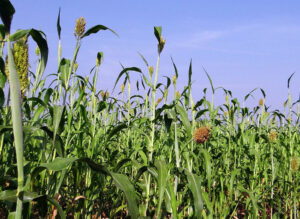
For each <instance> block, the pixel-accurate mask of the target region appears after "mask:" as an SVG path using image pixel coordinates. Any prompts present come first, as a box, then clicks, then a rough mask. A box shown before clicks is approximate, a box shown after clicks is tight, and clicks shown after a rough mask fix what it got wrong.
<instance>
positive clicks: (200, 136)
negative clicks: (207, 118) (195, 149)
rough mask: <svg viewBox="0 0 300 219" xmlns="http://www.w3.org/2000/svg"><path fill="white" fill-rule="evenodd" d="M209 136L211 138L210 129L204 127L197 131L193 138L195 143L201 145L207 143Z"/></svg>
mask: <svg viewBox="0 0 300 219" xmlns="http://www.w3.org/2000/svg"><path fill="white" fill-rule="evenodd" d="M209 136H210V128H209V127H207V126H202V127H200V128H197V129H196V130H195V132H194V135H193V138H194V141H195V142H197V143H198V144H200V143H204V142H206V141H207V139H208V138H209Z"/></svg>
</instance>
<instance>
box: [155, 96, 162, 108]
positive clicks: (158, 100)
mask: <svg viewBox="0 0 300 219" xmlns="http://www.w3.org/2000/svg"><path fill="white" fill-rule="evenodd" d="M161 101H162V98H161V97H160V98H158V99H157V101H156V103H155V106H157V105H158V104H159V103H160V102H161Z"/></svg>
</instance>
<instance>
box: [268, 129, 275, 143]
mask: <svg viewBox="0 0 300 219" xmlns="http://www.w3.org/2000/svg"><path fill="white" fill-rule="evenodd" d="M276 137H277V132H276V131H275V130H271V131H270V133H269V139H270V141H271V142H275V141H276Z"/></svg>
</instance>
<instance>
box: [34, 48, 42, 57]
mask: <svg viewBox="0 0 300 219" xmlns="http://www.w3.org/2000/svg"><path fill="white" fill-rule="evenodd" d="M35 54H36V56H39V55H40V54H41V51H40V47H38V46H37V47H36V49H35Z"/></svg>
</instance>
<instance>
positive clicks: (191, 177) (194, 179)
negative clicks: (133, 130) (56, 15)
mask: <svg viewBox="0 0 300 219" xmlns="http://www.w3.org/2000/svg"><path fill="white" fill-rule="evenodd" d="M185 174H186V176H187V179H188V183H189V184H188V186H189V188H190V190H191V191H192V194H193V199H194V210H195V214H194V218H202V210H203V201H202V189H201V179H200V177H199V176H197V175H196V174H193V173H191V172H189V171H188V170H185Z"/></svg>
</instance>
